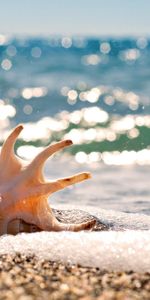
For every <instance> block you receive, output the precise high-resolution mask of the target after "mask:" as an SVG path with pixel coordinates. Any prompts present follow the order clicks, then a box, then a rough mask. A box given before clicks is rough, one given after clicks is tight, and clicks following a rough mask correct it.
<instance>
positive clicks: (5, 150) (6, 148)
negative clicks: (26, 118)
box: [0, 125, 23, 160]
mask: <svg viewBox="0 0 150 300" xmlns="http://www.w3.org/2000/svg"><path fill="white" fill-rule="evenodd" d="M22 129H23V126H22V125H18V126H17V127H16V128H15V129H14V130H13V132H11V134H10V135H9V136H8V138H7V139H6V141H5V143H4V144H3V146H2V150H1V156H0V157H1V159H2V160H4V159H8V157H9V156H10V154H13V153H14V152H13V151H14V144H15V142H16V139H17V137H18V135H19V134H20V132H21V131H22Z"/></svg>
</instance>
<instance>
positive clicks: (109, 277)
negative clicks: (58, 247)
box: [0, 254, 150, 300]
mask: <svg viewBox="0 0 150 300" xmlns="http://www.w3.org/2000/svg"><path fill="white" fill-rule="evenodd" d="M0 299H11V300H12V299H15V300H18V299H19V300H32V299H36V300H41V299H42V300H44V299H45V300H47V299H52V300H53V299H59V300H63V299H66V300H67V299H82V300H90V299H99V300H119V299H122V300H132V299H139V300H143V299H146V300H149V299H150V274H148V273H145V274H139V273H134V272H128V273H127V272H120V273H117V272H104V271H103V272H102V271H101V270H99V269H96V268H83V267H80V266H71V265H64V264H62V263H58V262H57V263H56V262H51V261H39V260H38V259H36V258H35V257H33V256H32V257H29V256H28V257H26V256H23V255H20V254H16V255H15V256H11V255H3V256H1V257H0Z"/></svg>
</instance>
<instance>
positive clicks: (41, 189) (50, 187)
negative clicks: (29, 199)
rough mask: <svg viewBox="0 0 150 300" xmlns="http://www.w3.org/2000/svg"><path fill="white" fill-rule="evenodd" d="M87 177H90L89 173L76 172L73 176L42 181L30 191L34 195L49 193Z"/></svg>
mask: <svg viewBox="0 0 150 300" xmlns="http://www.w3.org/2000/svg"><path fill="white" fill-rule="evenodd" d="M89 178H91V175H90V173H80V174H76V175H74V176H71V177H67V178H63V179H58V180H56V181H52V182H48V183H42V184H40V185H39V186H38V187H37V188H36V189H35V190H33V191H32V193H35V195H38V196H42V195H50V194H52V193H55V192H57V191H59V190H62V189H64V188H66V187H67V186H70V185H73V184H75V183H79V182H81V181H84V180H86V179H89ZM32 196H34V194H32Z"/></svg>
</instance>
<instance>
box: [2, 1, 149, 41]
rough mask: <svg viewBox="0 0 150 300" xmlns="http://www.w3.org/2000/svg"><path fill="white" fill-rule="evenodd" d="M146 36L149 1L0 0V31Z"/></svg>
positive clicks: (34, 33) (9, 32)
mask: <svg viewBox="0 0 150 300" xmlns="http://www.w3.org/2000/svg"><path fill="white" fill-rule="evenodd" d="M1 33H2V34H13V35H16V34H19V35H24V34H28V35H48V34H50V35H52V34H58V35H82V36H83V35H88V36H103V35H104V36H105V35H108V36H113V35H115V36H124V35H126V36H133V35H138V36H150V1H149V0H0V34H1Z"/></svg>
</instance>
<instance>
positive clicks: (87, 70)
mask: <svg viewBox="0 0 150 300" xmlns="http://www.w3.org/2000/svg"><path fill="white" fill-rule="evenodd" d="M149 54H150V41H149V39H147V38H144V37H139V38H126V39H125V38H120V39H119V38H118V39H113V38H110V39H104V38H99V39H98V38H97V39H96V38H95V39H94V38H93V39H91V38H84V37H83V38H81V37H80V38H79V37H78V38H71V37H45V38H42V37H39V38H28V37H17V38H16V37H7V36H3V35H0V144H2V143H3V141H4V140H5V138H6V137H7V135H8V133H9V132H10V130H11V129H12V128H13V127H14V126H15V125H16V124H18V123H23V124H24V131H23V132H22V133H21V135H20V139H19V140H18V142H17V144H16V151H17V154H18V155H19V156H21V157H25V158H27V159H29V160H30V159H32V157H34V156H35V155H36V153H37V152H38V151H41V150H42V149H43V147H44V146H46V145H48V144H49V143H51V142H54V141H58V140H61V139H65V138H69V139H72V140H73V143H74V146H73V147H71V148H69V149H67V153H66V154H62V157H63V155H68V157H67V156H65V159H66V157H67V160H68V161H73V164H72V165H71V164H70V165H71V166H72V167H71V169H70V173H73V171H74V169H80V171H82V169H85V168H86V169H88V170H90V171H92V173H93V175H94V176H95V177H94V178H96V180H97V181H96V180H95V181H94V180H93V181H92V186H94V188H95V189H96V191H97V194H96V193H95V194H94V196H93V198H92V194H90V193H89V196H88V194H87V195H86V199H87V201H89V202H90V205H94V206H101V205H102V207H104V208H111V209H115V210H120V211H125V212H138V213H145V214H149V195H150V190H149V189H148V182H147V181H148V174H149V173H148V166H149V164H150V138H149V136H150V96H149V95H150V93H149V92H150V84H149V83H150V67H149V65H150V55H149ZM61 163H62V167H61ZM58 165H59V166H60V175H61V177H63V175H64V168H63V158H61V156H60V162H59V163H58ZM102 166H103V167H102ZM113 166H114V167H115V168H117V169H116V170H117V177H115V176H114V174H115V171H112V170H114V169H113ZM101 168H103V170H102V175H101V173H100V172H101ZM127 168H129V169H128V172H127V173H128V175H127V176H125V177H124V176H123V177H120V176H122V174H123V173H124V172H125V173H126V170H127ZM54 169H55V167H54V168H53V169H50V170H49V171H48V172H47V176H48V177H51V176H52V177H54V175H55V171H54ZM133 169H134V171H133V177H134V178H136V179H135V180H134V182H132V181H131V180H130V183H131V184H130V185H128V186H126V185H125V189H123V192H122V186H124V184H125V182H126V181H128V178H130V179H131V174H132V170H133ZM141 170H142V174H145V175H142V177H141V178H142V179H141V181H139V180H138V176H141V175H140V174H141V173H140V172H141ZM143 170H144V171H143ZM57 175H58V174H57ZM66 175H67V174H66ZM101 176H104V178H105V185H104V187H105V189H102V191H101V190H100V187H101V185H99V184H98V183H99V182H100V181H101ZM113 176H114V178H113V180H111V178H112V177H113ZM117 178H122V181H121V182H119V183H118V182H117ZM115 180H116V181H115ZM115 182H116V184H115ZM143 182H147V185H144V187H143V184H144V183H143ZM108 184H110V185H108ZM140 184H141V189H140ZM110 186H112V187H115V191H116V192H115V193H114V194H113V199H114V200H111V198H112V190H111V189H110V188H109V187H110ZM133 191H134V192H133ZM93 193H94V192H93ZM117 193H118V194H117ZM68 194H69V192H67V194H65V197H67V195H68ZM99 195H100V196H99ZM106 195H107V197H106ZM137 195H138V196H137ZM71 197H72V198H73V200H72V201H74V198H75V195H74V194H73V193H72V194H71ZM125 197H126V199H127V202H124V198H125ZM79 198H80V201H82V200H81V197H79ZM106 198H108V199H109V200H108V199H107V201H106ZM91 199H95V200H94V201H93V202H92V203H91ZM97 199H98V200H97ZM99 199H103V200H104V201H101V202H100V200H99ZM118 199H120V201H119V200H118ZM58 202H59V201H58ZM83 204H85V200H83ZM86 204H87V203H86Z"/></svg>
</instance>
